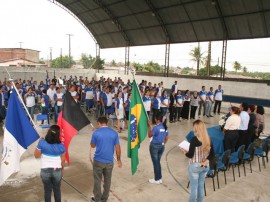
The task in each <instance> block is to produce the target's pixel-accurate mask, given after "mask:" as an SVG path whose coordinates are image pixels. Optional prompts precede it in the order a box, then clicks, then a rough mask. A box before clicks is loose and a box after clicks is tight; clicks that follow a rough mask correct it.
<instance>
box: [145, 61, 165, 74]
mask: <svg viewBox="0 0 270 202" xmlns="http://www.w3.org/2000/svg"><path fill="white" fill-rule="evenodd" d="M144 69H145V70H146V71H147V72H160V71H161V67H160V65H159V64H158V63H156V62H153V61H150V62H148V63H147V64H145V65H144Z"/></svg>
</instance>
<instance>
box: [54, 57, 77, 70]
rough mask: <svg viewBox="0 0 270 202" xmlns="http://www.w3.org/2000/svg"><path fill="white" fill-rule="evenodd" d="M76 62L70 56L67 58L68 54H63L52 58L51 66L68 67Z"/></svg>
mask: <svg viewBox="0 0 270 202" xmlns="http://www.w3.org/2000/svg"><path fill="white" fill-rule="evenodd" d="M74 64H76V62H75V61H74V60H73V58H72V57H70V58H69V56H67V55H65V56H62V57H57V58H55V59H54V60H52V63H51V67H53V68H69V67H70V65H71V66H72V65H74Z"/></svg>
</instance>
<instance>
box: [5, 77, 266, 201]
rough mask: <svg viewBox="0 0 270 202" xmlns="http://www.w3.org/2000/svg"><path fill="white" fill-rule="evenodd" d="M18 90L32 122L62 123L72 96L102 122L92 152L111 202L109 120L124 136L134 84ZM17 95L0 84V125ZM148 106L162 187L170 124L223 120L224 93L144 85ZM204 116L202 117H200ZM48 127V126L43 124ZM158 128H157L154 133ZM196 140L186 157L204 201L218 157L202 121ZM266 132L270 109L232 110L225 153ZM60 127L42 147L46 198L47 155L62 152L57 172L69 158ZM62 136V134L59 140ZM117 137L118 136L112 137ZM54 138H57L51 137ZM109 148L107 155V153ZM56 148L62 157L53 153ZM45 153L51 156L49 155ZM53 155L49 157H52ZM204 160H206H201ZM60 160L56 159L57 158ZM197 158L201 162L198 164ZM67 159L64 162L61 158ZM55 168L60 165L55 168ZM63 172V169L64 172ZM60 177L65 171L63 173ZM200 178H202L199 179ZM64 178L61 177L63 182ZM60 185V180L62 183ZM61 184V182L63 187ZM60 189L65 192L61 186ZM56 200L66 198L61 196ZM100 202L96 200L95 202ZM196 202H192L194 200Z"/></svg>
mask: <svg viewBox="0 0 270 202" xmlns="http://www.w3.org/2000/svg"><path fill="white" fill-rule="evenodd" d="M14 83H15V87H16V89H17V90H18V93H19V94H20V96H21V97H22V99H23V100H24V102H25V105H26V107H27V110H28V112H29V114H30V116H31V117H32V118H34V113H35V110H38V111H39V112H40V113H42V114H47V115H48V123H49V121H50V119H53V117H54V121H55V123H56V122H57V116H58V113H59V112H60V111H61V109H62V105H63V100H64V96H65V93H66V92H67V91H69V92H70V93H71V96H72V97H73V99H74V100H75V101H76V102H77V103H78V104H79V105H81V106H83V107H84V109H85V113H86V114H88V115H90V114H93V116H94V117H95V118H96V119H97V123H98V127H99V128H98V129H97V130H96V131H95V132H94V133H93V137H92V140H91V147H93V148H94V147H96V148H97V152H96V155H95V157H94V162H93V167H94V182H95V185H94V198H95V199H96V200H97V201H99V200H103V201H106V200H107V198H108V191H109V188H110V183H111V172H112V168H113V159H112V158H113V153H114V150H116V153H117V161H118V166H119V167H121V165H122V163H121V159H120V154H121V150H120V146H119V140H118V134H117V132H112V131H113V130H111V129H110V128H108V127H107V122H108V119H112V120H117V125H116V128H117V131H118V133H121V131H122V130H123V129H125V128H127V126H128V119H129V110H130V104H131V98H132V94H131V92H132V91H131V81H130V80H128V81H127V82H126V83H125V82H124V81H123V80H122V79H121V78H120V77H118V78H116V77H115V78H114V79H111V78H107V79H106V78H104V77H100V78H99V80H95V79H94V78H92V79H88V78H87V77H85V78H83V77H82V76H80V77H77V76H74V77H73V76H70V77H69V78H67V77H66V76H64V77H63V78H60V79H56V77H54V78H53V79H51V80H50V79H49V78H46V79H45V80H44V81H40V82H39V84H38V82H37V81H35V80H34V79H33V78H32V77H31V79H30V80H21V79H18V80H15V81H14ZM11 89H12V85H11V82H10V81H7V80H5V81H3V82H0V121H3V119H4V118H5V109H6V107H8V106H7V105H8V98H9V93H10V91H11ZM138 89H139V91H140V93H141V97H142V101H143V104H144V107H145V110H146V112H147V115H148V117H149V120H151V121H149V122H148V124H149V128H148V129H149V130H148V136H149V138H151V143H150V155H151V159H152V162H153V168H154V178H153V179H150V180H149V182H150V183H153V184H161V183H162V171H161V165H160V160H161V157H162V154H163V151H164V149H165V143H166V142H167V141H168V134H169V133H168V127H167V124H166V122H167V120H168V121H169V122H170V123H175V122H181V121H185V120H189V119H198V118H201V117H202V116H206V117H207V118H211V117H213V115H215V114H220V109H221V104H222V100H223V94H224V91H223V89H222V86H221V85H219V86H218V87H217V89H216V90H215V91H214V88H213V87H210V88H209V91H206V87H205V86H202V87H201V90H200V91H199V92H198V91H194V92H191V91H190V90H188V89H187V90H185V92H184V93H182V92H181V90H179V86H178V84H177V81H175V82H174V84H173V85H172V87H171V89H169V90H168V89H164V87H163V82H162V81H161V82H160V83H158V84H152V83H151V82H148V83H147V81H145V80H142V81H141V82H140V83H139V84H138ZM197 114H198V115H197ZM42 124H43V122H42ZM152 125H154V127H153V129H152ZM193 126H194V132H195V137H194V138H193V139H192V140H191V147H190V148H191V149H190V150H189V151H184V152H185V154H186V156H187V157H188V158H190V159H191V160H190V165H189V176H190V182H191V196H190V197H191V199H192V198H197V200H199V199H202V197H203V196H202V195H203V194H202V191H203V188H202V186H203V183H204V177H205V173H206V172H207V170H208V163H209V161H210V160H211V159H212V157H213V155H214V154H213V148H212V146H211V141H210V138H209V137H208V134H207V131H206V128H205V125H204V123H203V122H202V121H200V120H197V121H195V122H194V124H193ZM264 128H265V121H264V108H263V107H262V106H255V105H248V104H247V103H241V105H240V107H239V108H238V107H236V106H232V107H231V109H230V112H229V113H228V114H227V116H226V122H225V124H224V126H223V127H222V129H223V130H224V150H227V149H231V151H232V152H233V151H235V150H236V149H237V148H238V147H239V146H240V145H243V144H244V145H245V146H246V148H247V146H248V145H249V144H250V143H251V142H253V141H254V140H256V139H257V138H258V137H259V136H260V134H261V133H263V131H264ZM57 131H58V129H57V128H56V126H52V127H51V128H50V129H49V131H48V134H47V135H46V137H45V140H42V141H40V143H39V145H38V146H37V149H36V152H35V156H36V157H37V158H38V157H41V159H42V162H43V163H42V164H43V165H44V166H43V167H42V172H41V173H42V175H41V177H42V180H43V183H44V190H45V198H46V197H47V195H48V194H49V192H50V193H51V186H52V185H50V184H49V183H47V180H46V176H47V175H49V174H48V173H50V175H54V174H53V172H51V167H50V166H51V165H48V164H47V163H46V161H47V160H48V158H49V157H48V158H47V157H46V154H50V153H53V152H56V153H57V154H56V155H58V156H59V158H58V160H57V161H56V160H55V162H54V164H55V165H56V164H57V168H58V167H59V169H60V168H61V167H60V165H61V162H62V161H63V154H64V153H65V151H64V150H63V148H60V147H59V145H58V143H59V142H57V141H56V140H55V138H56V136H57V135H58V132H57ZM55 133H56V134H55ZM103 133H110V134H111V136H110V138H111V139H112V140H111V141H110V143H111V144H110V145H108V144H109V143H108V142H106V140H105V139H102V138H100V137H101V136H102V135H101V134H103ZM112 134H113V135H112ZM50 136H52V137H50ZM104 145H105V146H106V148H107V149H106V151H102V149H101V148H104ZM53 147H56V148H57V151H53V149H52V148H53ZM44 152H45V153H44ZM46 152H48V153H46ZM198 154H203V155H199V158H197V157H198ZM52 155H54V154H52ZM194 156H196V158H194ZM60 157H61V158H60ZM198 163H200V164H201V165H202V169H200V172H197V170H198V169H197V167H196V165H197V164H198ZM53 166H54V165H53ZM61 171H63V166H62V170H61ZM59 172H60V171H59ZM195 173H196V175H199V177H196V176H195ZM58 175H59V174H57V175H56V174H55V177H56V178H57V176H58ZM102 175H104V176H103V177H104V179H105V178H106V179H105V180H104V183H105V184H104V186H105V188H104V192H103V193H101V191H100V184H101V178H102ZM57 179H58V178H57ZM57 183H58V182H57ZM57 186H60V184H59V183H58V184H57ZM54 191H56V193H55V197H56V198H58V199H59V198H61V196H59V194H58V192H57V188H56V190H54ZM93 200H94V199H93ZM191 201H192V200H191Z"/></svg>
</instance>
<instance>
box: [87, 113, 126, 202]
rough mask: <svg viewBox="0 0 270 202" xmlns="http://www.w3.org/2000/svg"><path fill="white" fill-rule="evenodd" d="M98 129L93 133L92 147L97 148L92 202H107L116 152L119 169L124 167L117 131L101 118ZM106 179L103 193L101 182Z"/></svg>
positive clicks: (105, 119) (98, 121) (106, 120)
mask: <svg viewBox="0 0 270 202" xmlns="http://www.w3.org/2000/svg"><path fill="white" fill-rule="evenodd" d="M97 123H98V129H96V130H95V131H94V132H93V135H92V139H91V147H92V148H96V152H95V155H94V162H93V175H94V190H93V193H94V197H92V201H98V202H99V201H107V200H108V197H109V192H110V187H111V178H112V170H113V165H114V163H113V162H114V160H113V155H114V150H115V152H116V157H117V164H118V167H119V168H121V167H122V162H121V147H120V144H119V138H118V134H117V132H116V131H114V130H113V129H111V128H110V127H108V126H107V123H108V119H107V118H106V117H99V118H98V120H97ZM102 175H103V178H104V185H103V193H101V180H102Z"/></svg>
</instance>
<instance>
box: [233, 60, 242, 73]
mask: <svg viewBox="0 0 270 202" xmlns="http://www.w3.org/2000/svg"><path fill="white" fill-rule="evenodd" d="M233 68H234V69H235V71H236V72H237V71H238V70H241V68H242V67H241V65H240V63H239V62H237V61H235V62H234V63H233Z"/></svg>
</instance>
